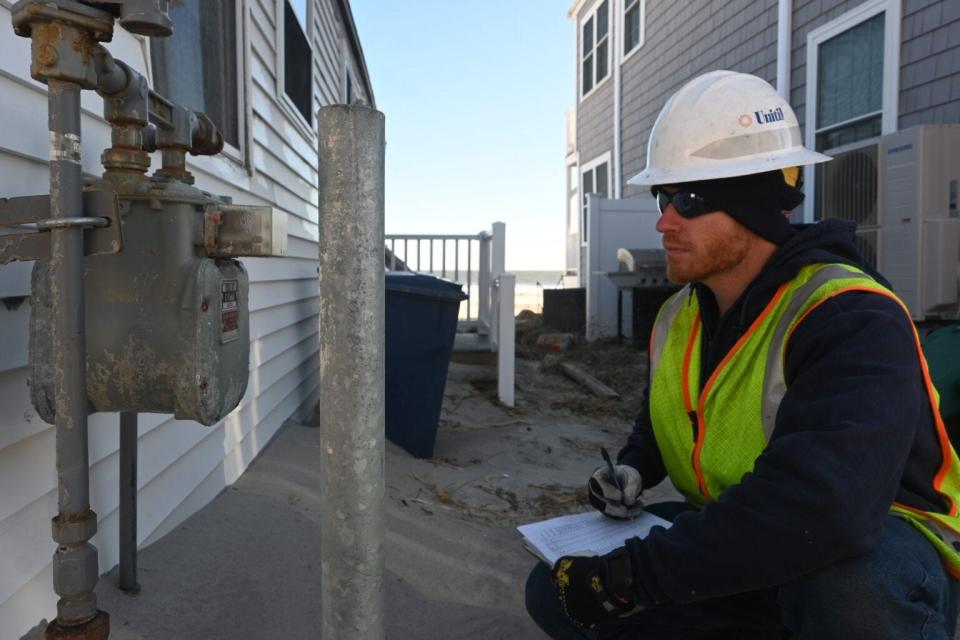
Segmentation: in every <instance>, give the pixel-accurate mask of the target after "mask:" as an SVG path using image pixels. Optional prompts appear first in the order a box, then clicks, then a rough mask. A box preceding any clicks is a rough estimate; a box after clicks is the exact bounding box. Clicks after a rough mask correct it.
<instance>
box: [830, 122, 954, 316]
mask: <svg viewBox="0 0 960 640" xmlns="http://www.w3.org/2000/svg"><path fill="white" fill-rule="evenodd" d="M831 155H833V156H834V160H833V161H832V162H828V163H825V164H823V165H820V168H819V169H818V172H817V183H818V184H817V190H818V192H819V194H818V198H817V199H818V201H819V202H818V204H819V215H820V217H821V218H823V219H827V218H839V219H843V220H852V221H854V222H856V223H857V247H858V249H859V250H860V253H861V255H863V257H864V259H866V260H867V261H868V262H870V263H871V264H872V265H873V266H874V267H876V269H877V270H878V271H879V272H880V273H882V274H883V275H884V277H886V278H887V279H888V280H889V281H890V284H891V285H892V286H893V290H894V291H895V292H896V293H897V295H898V296H900V298H901V299H902V300H903V301H904V303H906V305H907V308H909V309H910V314H911V315H912V317H913V319H914V320H918V321H922V320H937V319H954V318H957V317H958V310H960V304H958V292H957V290H958V269H960V218H958V217H957V199H958V193H957V192H958V186H957V185H958V182H960V125H920V126H915V127H911V128H909V129H904V130H903V131H897V132H894V133H890V134H887V135H885V136H882V137H880V138H875V139H873V140H871V141H869V142H867V143H860V144H858V145H850V146H847V147H843V148H841V149H838V150H836V151H834V152H832V153H831Z"/></svg>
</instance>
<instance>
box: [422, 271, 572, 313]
mask: <svg viewBox="0 0 960 640" xmlns="http://www.w3.org/2000/svg"><path fill="white" fill-rule="evenodd" d="M422 273H429V272H422ZM512 273H513V274H514V275H515V276H516V277H517V286H516V290H515V291H514V310H515V311H516V312H517V313H519V312H520V311H521V310H522V309H530V310H532V311H536V312H537V313H540V312H541V311H543V290H544V289H557V288H559V287H561V285H562V280H563V271H513V272H512ZM432 275H435V276H437V277H438V278H446V279H447V280H453V281H455V282H459V283H460V284H462V285H463V292H464V293H467V294H468V295H469V296H470V299H469V300H464V301H463V302H462V303H461V304H460V318H461V319H466V318H467V317H470V318H476V316H477V305H478V302H477V291H478V290H477V275H478V274H477V272H476V271H471V272H470V274H469V284H470V288H469V290H468V289H467V280H468V278H467V273H466V272H460V273H454V272H452V271H449V272H447V273H445V274H444V273H443V272H440V271H438V272H436V273H434V274H432ZM468 304H469V310H468ZM468 314H469V316H468Z"/></svg>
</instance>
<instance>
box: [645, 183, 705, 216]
mask: <svg viewBox="0 0 960 640" xmlns="http://www.w3.org/2000/svg"><path fill="white" fill-rule="evenodd" d="M654 193H655V195H656V198H657V209H658V210H659V211H660V215H663V212H664V211H666V210H667V207H668V206H670V205H671V204H672V205H673V208H674V209H676V210H677V213H679V214H680V215H681V216H683V217H684V218H696V217H697V216H702V215H703V214H705V213H710V212H712V211H716V210H717V208H716V207H714V206H713V205H711V204H710V203H708V202H707V201H706V200H704V199H703V197H701V196H698V195H697V194H695V193H690V192H689V191H677V192H676V193H667V192H665V191H661V190H660V189H657V190H656V191H655V192H654Z"/></svg>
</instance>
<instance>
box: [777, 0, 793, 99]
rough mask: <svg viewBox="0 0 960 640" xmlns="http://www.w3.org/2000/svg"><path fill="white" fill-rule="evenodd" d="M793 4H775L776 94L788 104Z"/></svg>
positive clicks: (784, 1)
mask: <svg viewBox="0 0 960 640" xmlns="http://www.w3.org/2000/svg"><path fill="white" fill-rule="evenodd" d="M792 23H793V2H792V1H791V0H779V1H778V3H777V93H779V94H780V95H781V96H783V99H784V100H786V101H787V103H788V104H789V103H790V54H791V44H792V41H793V39H792V37H791V36H792V32H793V24H792Z"/></svg>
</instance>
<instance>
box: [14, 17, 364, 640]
mask: <svg viewBox="0 0 960 640" xmlns="http://www.w3.org/2000/svg"><path fill="white" fill-rule="evenodd" d="M312 1H313V7H312V12H311V16H312V18H311V25H310V26H311V29H310V34H309V35H308V38H309V40H310V42H311V45H312V47H313V68H312V74H313V85H314V104H315V105H318V106H322V105H327V104H332V103H337V102H341V101H342V99H343V87H344V81H343V72H344V69H345V68H347V67H350V68H352V69H354V73H355V74H356V73H357V70H359V69H363V68H364V66H363V62H362V61H358V60H353V59H350V60H349V61H347V60H345V59H344V56H352V55H353V49H352V48H351V47H350V45H349V44H348V43H349V42H350V40H349V34H347V33H345V29H346V28H348V21H345V20H344V19H343V18H342V17H341V14H340V8H339V2H338V0H312ZM11 4H12V3H11V2H9V0H0V50H2V51H3V52H4V55H3V56H0V96H2V97H0V105H2V114H3V118H2V120H0V197H10V196H20V195H33V194H40V193H46V192H47V191H48V188H49V186H48V175H49V174H48V167H47V158H48V142H47V140H48V137H47V129H46V87H45V86H44V85H42V84H41V83H38V82H36V81H34V80H32V79H31V78H30V77H29V63H30V54H29V49H30V47H29V41H28V40H27V39H24V38H19V37H17V36H15V35H14V34H13V31H12V29H11V28H10V26H9V25H10V11H9V10H10V7H11ZM237 6H238V7H242V8H241V9H239V10H240V11H245V12H246V14H245V15H238V21H237V23H238V27H239V26H243V27H244V28H242V29H240V30H241V31H242V32H244V33H245V34H246V35H245V37H246V42H245V43H244V46H243V50H245V51H246V52H247V53H246V56H247V59H246V60H245V61H244V63H243V64H242V65H241V67H242V68H243V69H245V73H246V78H245V87H246V88H245V91H243V93H244V94H245V97H244V100H246V104H245V105H241V107H242V108H241V111H240V113H241V114H244V113H246V114H247V117H246V118H245V120H246V121H245V122H244V130H245V131H246V134H245V137H244V140H243V141H242V142H241V144H242V145H243V146H244V147H245V148H243V149H240V150H239V155H240V157H245V158H246V162H247V163H249V165H250V166H246V165H245V164H244V163H243V162H239V161H237V160H236V159H235V158H231V157H227V156H225V155H221V156H216V157H199V158H195V157H192V156H191V157H190V158H189V163H190V167H191V170H192V171H193V173H194V175H195V176H196V180H197V182H196V184H197V186H198V187H199V188H201V189H203V190H206V191H209V192H211V193H216V194H220V195H226V196H230V197H231V198H233V200H234V202H236V203H243V204H259V205H268V206H272V207H275V208H276V209H277V210H279V211H282V212H285V213H286V214H287V218H288V230H289V238H288V257H287V258H283V259H276V258H251V259H247V260H245V261H244V263H245V265H246V268H247V271H248V273H249V275H250V337H251V350H250V379H249V384H248V387H247V392H246V394H245V395H244V397H243V399H242V400H241V402H240V405H239V406H238V407H237V409H236V410H235V411H233V412H232V413H231V414H230V415H229V416H227V417H226V418H225V419H224V420H222V421H221V422H220V423H218V424H216V425H214V426H212V427H203V426H201V425H199V424H197V423H194V422H187V421H181V420H175V419H173V417H172V416H170V415H158V414H141V415H140V418H139V423H138V441H139V450H140V455H139V474H138V501H139V513H138V527H139V530H138V535H139V542H140V544H141V545H144V544H149V543H152V542H154V541H156V540H158V539H159V538H161V537H162V536H163V535H165V534H166V533H168V532H169V531H171V530H172V529H174V528H175V527H176V526H177V525H178V524H179V523H181V522H182V521H183V520H184V519H186V518H187V517H189V516H190V515H191V514H193V513H194V512H196V511H197V510H198V509H200V508H202V507H203V506H204V505H206V504H207V503H208V502H209V501H210V500H211V499H213V498H214V497H215V496H216V495H217V494H218V493H219V492H220V491H222V490H223V489H224V487H225V486H227V485H229V484H230V483H232V482H234V481H235V480H236V479H237V478H238V477H239V476H240V475H241V474H242V473H243V471H244V470H245V469H246V468H247V466H248V465H249V464H250V462H251V461H252V460H253V459H254V458H255V457H256V455H257V454H258V453H259V452H260V451H261V450H262V448H263V447H264V446H265V445H266V444H267V443H268V442H269V441H270V439H271V438H272V437H273V435H274V434H275V433H276V431H277V429H279V428H280V426H281V425H282V424H283V422H284V421H285V420H286V419H287V418H289V417H290V416H292V415H299V416H303V415H306V414H307V413H308V412H309V411H310V410H311V409H312V408H313V405H314V404H315V403H316V400H317V386H318V382H319V354H318V349H319V346H318V339H317V336H318V326H317V318H318V310H319V302H318V297H317V295H318V281H317V242H318V197H319V194H318V191H317V186H316V184H317V176H318V170H317V138H316V133H313V132H310V130H309V127H308V126H307V124H306V123H305V122H304V121H303V119H302V118H300V116H299V114H297V113H296V112H295V110H294V109H293V107H292V106H291V104H290V103H289V100H287V99H286V98H285V96H284V95H283V89H282V81H281V80H280V79H279V78H280V75H279V71H278V70H279V65H280V63H281V60H280V58H281V56H282V55H283V51H282V48H281V47H280V46H279V45H280V43H281V42H282V40H281V38H280V34H278V32H277V29H278V26H279V27H282V13H278V11H279V10H280V8H282V3H280V2H278V1H277V0H244V1H242V2H237ZM278 16H281V18H278ZM2 25H7V26H6V27H4V26H2ZM107 47H108V48H109V49H110V51H111V52H112V53H113V55H114V56H115V57H117V58H119V59H122V60H123V61H124V62H126V63H127V64H129V65H131V66H132V67H133V68H134V69H136V70H138V71H140V72H141V73H144V74H145V75H147V77H150V74H149V73H148V69H147V60H148V49H149V42H148V41H147V40H146V39H144V38H140V37H136V36H131V35H130V34H128V33H126V32H125V31H123V30H122V29H120V28H119V27H118V28H117V29H116V32H115V35H114V39H113V42H111V43H109V44H108V45H107ZM355 80H358V79H357V78H355ZM354 90H355V92H356V94H357V95H358V96H360V97H361V98H363V99H365V100H367V101H370V98H369V96H367V95H366V92H365V87H364V85H363V83H361V82H359V81H356V82H355V83H354ZM81 104H82V109H83V114H82V126H83V138H82V154H83V170H84V173H85V174H87V175H88V176H97V175H99V174H100V173H101V171H102V168H101V167H100V164H99V158H100V154H101V152H102V150H103V149H104V148H105V147H107V146H109V143H110V130H109V127H108V125H107V123H106V122H105V121H104V119H103V117H102V109H103V103H102V100H101V99H100V98H99V96H97V95H95V94H94V93H93V92H90V91H85V92H83V95H82V102H81ZM233 155H234V156H236V155H237V154H236V153H234V154H233ZM153 163H154V164H153V166H154V168H156V167H157V166H158V165H159V155H158V154H154V158H153ZM30 268H31V265H30V264H29V263H15V264H12V265H8V266H4V267H0V298H4V299H6V300H7V301H8V303H9V306H10V308H9V309H8V308H7V306H4V305H0V407H2V410H0V487H3V489H2V490H0V640H7V639H8V638H11V639H14V638H19V637H20V636H21V635H22V634H23V633H24V632H25V631H26V630H28V629H29V628H31V627H33V626H34V625H36V624H37V623H38V622H39V621H40V619H41V618H47V619H49V618H51V617H53V616H54V615H55V614H56V609H55V603H56V599H55V595H54V593H53V587H52V584H53V583H52V576H51V557H52V554H53V550H54V543H53V541H52V539H51V537H50V518H51V517H52V516H53V515H54V514H55V513H56V510H57V493H56V470H55V465H54V445H55V437H54V430H53V428H52V427H51V426H50V425H48V424H46V423H44V422H43V421H42V420H40V418H39V417H38V416H37V415H36V412H35V411H34V409H33V407H32V406H31V404H30V398H29V388H28V387H27V377H28V372H29V371H28V366H27V365H28V355H29V354H28V353H27V339H28V330H29V313H30V304H29V301H28V300H21V299H20V298H22V297H24V296H28V295H29V292H30ZM118 426H119V425H118V416H117V415H116V414H95V415H92V416H90V419H89V428H90V495H91V505H92V508H93V509H94V510H95V511H96V512H97V514H98V517H99V532H98V534H97V536H96V537H95V539H94V544H95V545H96V546H97V548H98V549H99V552H100V553H99V558H100V570H101V571H103V572H105V571H108V570H109V569H110V568H111V567H113V566H114V565H116V563H117V561H118V540H117V527H118V514H117V507H118V493H117V485H118V473H119V472H118V467H119V452H118V447H119V434H118V430H119V429H118ZM141 597H149V595H145V596H141Z"/></svg>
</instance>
